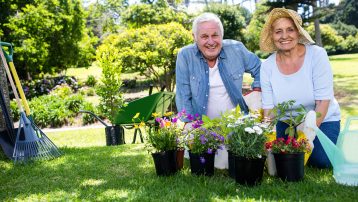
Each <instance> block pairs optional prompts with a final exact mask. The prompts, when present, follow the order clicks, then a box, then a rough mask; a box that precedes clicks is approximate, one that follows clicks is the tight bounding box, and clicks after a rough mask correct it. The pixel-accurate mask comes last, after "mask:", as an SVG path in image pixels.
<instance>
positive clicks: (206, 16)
mask: <svg viewBox="0 0 358 202" xmlns="http://www.w3.org/2000/svg"><path fill="white" fill-rule="evenodd" d="M203 22H215V23H217V25H218V26H219V29H220V34H221V39H222V38H223V36H224V27H223V24H222V22H221V20H220V18H219V17H218V16H217V15H215V14H214V13H203V14H201V15H199V16H198V17H196V18H195V20H194V22H193V34H194V38H195V39H196V37H197V34H198V26H199V24H201V23H203Z"/></svg>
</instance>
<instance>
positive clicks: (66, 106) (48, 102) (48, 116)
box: [29, 94, 86, 127]
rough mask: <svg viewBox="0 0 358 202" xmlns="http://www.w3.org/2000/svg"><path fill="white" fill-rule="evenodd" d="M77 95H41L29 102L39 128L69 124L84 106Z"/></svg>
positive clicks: (81, 99)
mask: <svg viewBox="0 0 358 202" xmlns="http://www.w3.org/2000/svg"><path fill="white" fill-rule="evenodd" d="M85 103H86V102H85V101H84V99H83V97H82V96H81V95H79V94H72V95H70V96H62V97H59V96H58V95H43V96H39V97H36V98H33V99H32V100H30V101H29V106H30V109H31V114H32V116H33V119H34V121H35V123H36V124H37V125H38V126H40V127H48V126H50V127H60V126H62V125H64V124H68V123H71V122H72V120H73V119H74V117H76V116H77V114H78V112H79V110H80V109H83V108H84V107H83V106H84V105H85Z"/></svg>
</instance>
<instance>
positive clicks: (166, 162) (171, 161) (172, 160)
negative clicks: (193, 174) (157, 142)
mask: <svg viewBox="0 0 358 202" xmlns="http://www.w3.org/2000/svg"><path fill="white" fill-rule="evenodd" d="M152 157H153V160H154V165H155V171H156V173H157V175H158V176H168V175H173V174H175V173H176V172H177V170H178V169H177V161H176V150H170V151H165V152H157V153H152Z"/></svg>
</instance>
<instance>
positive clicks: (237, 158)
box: [224, 109, 271, 185]
mask: <svg viewBox="0 0 358 202" xmlns="http://www.w3.org/2000/svg"><path fill="white" fill-rule="evenodd" d="M224 117H225V119H226V121H227V122H228V125H227V127H228V128H229V129H230V131H231V132H230V133H229V135H228V136H227V139H226V140H227V141H226V144H227V147H228V149H229V150H230V153H231V155H232V156H231V158H232V159H231V160H233V163H234V166H233V167H234V169H233V170H234V176H235V180H236V182H238V183H240V184H245V185H256V184H258V183H260V182H261V180H262V175H263V169H264V165H265V160H266V151H265V142H266V140H267V134H269V133H271V127H270V125H269V124H266V123H261V114H260V112H251V113H249V114H243V113H241V112H240V110H238V109H235V110H233V111H232V112H231V113H230V114H226V115H225V116H224ZM229 158H230V157H229ZM229 166H230V165H229ZM231 166H232V165H231Z"/></svg>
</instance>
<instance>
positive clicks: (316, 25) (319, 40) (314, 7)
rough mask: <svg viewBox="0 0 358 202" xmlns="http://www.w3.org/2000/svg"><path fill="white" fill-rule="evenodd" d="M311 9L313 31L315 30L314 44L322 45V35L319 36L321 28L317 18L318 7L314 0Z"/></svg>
mask: <svg viewBox="0 0 358 202" xmlns="http://www.w3.org/2000/svg"><path fill="white" fill-rule="evenodd" d="M312 10H313V18H314V32H315V40H316V44H317V45H318V46H321V47H323V44H322V37H321V29H320V27H319V19H318V17H317V14H318V13H317V11H318V8H317V1H316V0H313V1H312Z"/></svg>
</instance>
